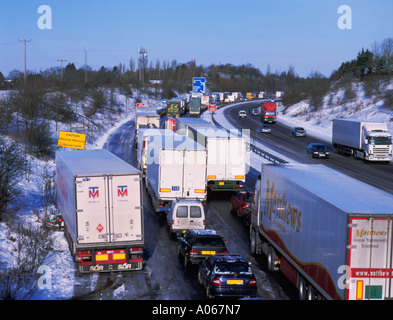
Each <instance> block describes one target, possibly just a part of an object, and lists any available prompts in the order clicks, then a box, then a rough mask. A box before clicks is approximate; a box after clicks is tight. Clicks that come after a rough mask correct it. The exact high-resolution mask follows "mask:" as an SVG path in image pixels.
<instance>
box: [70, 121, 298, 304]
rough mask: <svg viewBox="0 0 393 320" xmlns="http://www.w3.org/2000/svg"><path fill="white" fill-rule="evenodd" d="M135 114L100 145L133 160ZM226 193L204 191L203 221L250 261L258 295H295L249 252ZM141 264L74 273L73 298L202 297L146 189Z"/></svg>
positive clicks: (290, 297) (244, 231)
mask: <svg viewBox="0 0 393 320" xmlns="http://www.w3.org/2000/svg"><path fill="white" fill-rule="evenodd" d="M133 125H134V120H131V121H129V122H127V123H125V124H124V125H122V126H121V127H119V129H118V130H116V131H115V132H114V133H113V134H111V135H110V136H109V138H108V140H107V142H106V143H105V145H104V148H105V149H107V150H109V151H111V152H112V153H114V154H116V155H117V156H119V157H121V158H122V159H124V160H125V161H127V162H129V163H130V164H131V165H133V166H136V159H135V150H134V148H132V147H131V146H132V141H133V136H134V131H133ZM255 179H256V172H255V171H254V170H250V172H249V173H248V175H247V179H246V180H247V184H248V185H249V186H253V184H254V183H255ZM230 196H231V194H229V193H225V192H224V193H221V192H220V193H218V194H209V196H208V203H207V207H206V227H207V228H212V229H215V230H217V231H218V232H219V233H220V234H221V235H222V236H223V237H224V238H225V239H226V240H227V247H228V250H229V252H231V253H236V254H240V255H242V256H243V257H244V258H246V259H247V260H248V261H250V262H251V266H252V269H253V271H254V273H255V275H256V278H257V284H258V295H257V296H258V298H260V299H269V300H270V299H272V300H294V299H297V292H296V290H295V288H294V287H293V286H292V284H290V283H289V281H288V280H287V279H286V278H285V277H284V276H283V275H282V274H280V273H269V272H268V271H267V266H266V264H265V261H264V259H263V256H262V257H259V256H258V257H254V256H252V255H251V252H250V245H249V238H248V227H247V226H246V225H245V224H243V223H242V221H240V220H239V219H238V218H237V217H236V216H235V215H233V214H231V212H230V203H229V198H230ZM143 198H144V204H143V209H144V219H145V220H144V224H145V235H146V238H145V250H144V268H143V270H141V271H137V272H123V273H112V274H108V273H103V274H92V275H82V274H78V273H77V272H76V273H75V277H76V281H75V283H76V286H75V288H74V297H73V299H86V300H98V299H102V300H113V299H124V300H128V299H139V300H204V299H206V297H205V293H204V290H203V288H202V287H201V286H200V285H199V284H198V282H197V268H196V267H195V266H193V267H191V268H189V269H185V268H184V267H183V265H182V263H181V261H180V260H179V258H178V254H177V240H176V238H170V237H169V235H168V232H167V229H166V224H165V223H166V221H165V217H164V216H163V215H160V214H157V213H155V212H154V210H153V209H152V206H151V203H150V198H149V196H148V194H147V192H146V191H145V192H144V194H143Z"/></svg>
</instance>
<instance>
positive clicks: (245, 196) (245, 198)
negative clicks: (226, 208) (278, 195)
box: [231, 190, 254, 218]
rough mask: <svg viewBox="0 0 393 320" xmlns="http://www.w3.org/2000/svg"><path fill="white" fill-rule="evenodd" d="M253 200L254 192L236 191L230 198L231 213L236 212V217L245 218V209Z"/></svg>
mask: <svg viewBox="0 0 393 320" xmlns="http://www.w3.org/2000/svg"><path fill="white" fill-rule="evenodd" d="M253 198H254V192H251V191H246V190H242V191H237V192H236V193H235V194H234V195H233V196H232V197H231V211H232V212H236V214H237V216H238V217H246V216H245V212H246V210H245V208H248V207H250V206H251V203H252V201H253ZM246 218H247V217H246Z"/></svg>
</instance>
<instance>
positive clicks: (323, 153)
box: [307, 143, 330, 159]
mask: <svg viewBox="0 0 393 320" xmlns="http://www.w3.org/2000/svg"><path fill="white" fill-rule="evenodd" d="M307 153H308V154H310V155H311V156H312V157H313V158H325V159H329V156H330V152H329V148H328V147H327V146H326V145H324V144H323V143H310V144H309V145H308V147H307Z"/></svg>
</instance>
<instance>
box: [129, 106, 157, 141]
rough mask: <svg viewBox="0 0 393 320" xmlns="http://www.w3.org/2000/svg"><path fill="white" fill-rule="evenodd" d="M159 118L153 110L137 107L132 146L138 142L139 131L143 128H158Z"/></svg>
mask: <svg viewBox="0 0 393 320" xmlns="http://www.w3.org/2000/svg"><path fill="white" fill-rule="evenodd" d="M160 120H161V116H160V115H159V114H158V112H157V110H156V109H155V108H151V107H149V108H144V107H139V109H138V110H137V111H136V113H135V136H134V144H135V147H136V144H137V142H138V134H139V129H143V128H159V127H160Z"/></svg>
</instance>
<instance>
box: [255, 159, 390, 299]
mask: <svg viewBox="0 0 393 320" xmlns="http://www.w3.org/2000/svg"><path fill="white" fill-rule="evenodd" d="M254 197H255V198H254V202H253V203H252V205H251V207H250V208H249V209H248V210H250V214H251V226H250V243H251V251H252V252H253V253H256V254H259V253H264V254H265V255H266V257H267V265H268V268H269V270H271V271H278V270H281V271H282V273H283V274H284V275H285V276H286V277H287V278H288V279H289V280H290V281H291V282H292V283H293V284H294V285H295V286H297V288H298V291H299V297H300V299H337V300H341V299H344V300H366V299H391V298H392V297H393V286H392V284H393V283H392V279H393V278H392V272H393V269H392V267H393V266H392V244H393V242H392V240H393V239H392V227H393V224H392V220H393V195H392V194H389V193H386V192H384V191H381V190H379V189H377V188H374V187H372V186H370V185H368V184H365V183H363V182H361V181H359V180H356V179H354V178H352V177H349V176H346V175H344V174H342V173H340V172H337V171H335V170H333V169H330V168H328V167H325V166H323V165H308V164H281V165H266V164H265V165H262V170H261V175H260V180H259V181H257V184H256V190H255V196H254Z"/></svg>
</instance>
